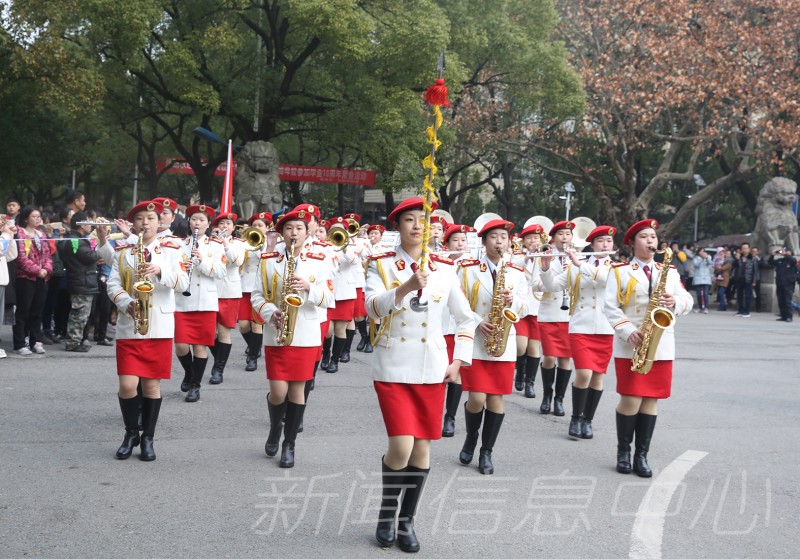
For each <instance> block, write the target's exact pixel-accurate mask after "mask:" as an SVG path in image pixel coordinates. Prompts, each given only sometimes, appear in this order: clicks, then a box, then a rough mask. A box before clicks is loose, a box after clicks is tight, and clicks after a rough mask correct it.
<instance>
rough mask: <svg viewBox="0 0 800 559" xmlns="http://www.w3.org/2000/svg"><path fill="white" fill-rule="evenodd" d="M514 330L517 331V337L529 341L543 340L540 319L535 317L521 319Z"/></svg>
mask: <svg viewBox="0 0 800 559" xmlns="http://www.w3.org/2000/svg"><path fill="white" fill-rule="evenodd" d="M514 329H515V330H516V331H517V336H522V337H523V338H528V339H529V340H541V339H542V333H541V330H540V329H539V319H538V318H537V317H535V316H533V315H530V316H523V317H522V318H520V319H519V322H517V323H516V324H515V325H514Z"/></svg>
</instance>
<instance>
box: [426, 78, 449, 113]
mask: <svg viewBox="0 0 800 559" xmlns="http://www.w3.org/2000/svg"><path fill="white" fill-rule="evenodd" d="M425 102H426V103H427V104H428V105H439V106H441V107H449V106H450V102H449V101H448V100H447V86H446V85H445V84H444V78H437V80H436V82H435V83H434V84H433V85H432V86H430V87H429V88H428V91H427V92H426V93H425Z"/></svg>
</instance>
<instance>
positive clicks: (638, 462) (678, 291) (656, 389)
mask: <svg viewBox="0 0 800 559" xmlns="http://www.w3.org/2000/svg"><path fill="white" fill-rule="evenodd" d="M657 227H658V222H657V221H656V220H654V219H653V220H651V219H645V220H642V221H639V222H637V223H634V224H633V225H632V226H631V227H630V229H628V231H627V232H626V233H625V237H624V242H625V244H626V245H630V246H632V247H633V258H632V259H631V261H630V262H629V263H625V264H615V265H614V267H613V270H612V273H610V274H609V275H608V282H607V283H606V290H605V314H606V318H607V319H608V322H609V323H610V324H611V326H612V327H613V328H614V331H615V333H616V336H615V338H614V366H615V369H616V372H617V392H618V393H619V395H620V401H619V405H618V406H617V471H618V472H620V473H623V474H629V473H630V472H631V443H632V442H633V440H634V433H635V435H636V451H635V453H634V456H633V466H632V469H633V471H634V472H636V474H637V475H639V476H640V477H651V476H652V475H653V472H652V470H651V469H650V465H649V464H648V463H647V453H648V452H649V450H650V440H651V439H652V437H653V430H654V429H655V426H656V414H657V405H658V400H660V399H663V398H669V396H670V392H671V389H672V362H673V360H674V359H675V333H674V328H673V326H672V324H669V325H668V326H667V328H666V329H665V330H664V332H663V335H662V336H661V340H660V342H658V343H657V346H656V348H655V355H654V362H653V365H652V369H650V371H649V373H647V374H641V373H639V372H637V371H634V370H632V359H633V356H634V348H638V347H640V346H642V344H643V342H646V341H648V340H649V339H650V338H651V336H650V333H649V332H643V331H642V330H641V329H640V326H641V325H642V323H643V322H644V320H645V316H646V314H648V313H649V311H650V305H649V303H650V300H651V295H652V296H653V297H657V298H658V306H660V307H666V308H667V309H669V310H670V311H672V313H673V314H674V315H675V316H682V315H685V314H687V313H688V312H689V311H691V310H692V305H693V300H692V296H691V295H689V294H688V293H687V292H686V289H684V287H683V284H682V283H681V281H680V276H679V275H678V272H677V270H675V269H674V268H672V267H669V268H667V267H665V266H662V265H661V264H660V263H657V262H654V261H653V256H654V254H655V251H656V248H657V247H658V236H657V235H656V228H657ZM664 274H667V275H666V277H663V275H664ZM662 281H665V282H666V285H665V286H664V287H665V288H664V290H663V291H661V289H660V287H661V282H662ZM648 343H649V342H648ZM650 349H653V348H652V347H651V348H650Z"/></svg>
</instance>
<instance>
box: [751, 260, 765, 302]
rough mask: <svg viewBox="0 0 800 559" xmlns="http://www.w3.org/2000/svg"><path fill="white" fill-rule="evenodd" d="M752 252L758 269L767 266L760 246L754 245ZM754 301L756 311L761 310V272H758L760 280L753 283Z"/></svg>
mask: <svg viewBox="0 0 800 559" xmlns="http://www.w3.org/2000/svg"><path fill="white" fill-rule="evenodd" d="M750 254H752V255H753V262H755V264H756V266H758V269H759V270H761V268H763V267H764V266H766V264H767V263H766V262H765V261H764V257H763V256H761V249H759V248H758V247H753V250H751V251H750ZM753 302H754V303H755V307H756V312H761V272H760V271H759V273H758V280H757V281H756V282H755V284H753Z"/></svg>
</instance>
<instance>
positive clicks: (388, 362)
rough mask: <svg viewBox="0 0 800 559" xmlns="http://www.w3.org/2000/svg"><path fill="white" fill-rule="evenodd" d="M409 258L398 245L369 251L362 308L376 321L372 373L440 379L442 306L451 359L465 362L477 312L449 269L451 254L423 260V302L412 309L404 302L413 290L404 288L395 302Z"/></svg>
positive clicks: (413, 380) (416, 380)
mask: <svg viewBox="0 0 800 559" xmlns="http://www.w3.org/2000/svg"><path fill="white" fill-rule="evenodd" d="M412 263H414V260H412V258H411V257H410V256H409V255H408V254H407V253H406V252H405V251H404V250H403V249H402V248H401V247H399V246H398V247H397V252H386V253H383V254H377V255H375V256H371V257H370V261H369V267H368V269H367V288H366V293H365V296H366V305H367V314H369V318H370V319H371V320H372V321H374V322H378V321H379V322H380V323H381V330H380V331H379V332H381V335H380V337H379V338H378V339H377V340H376V341H375V352H374V353H373V357H372V374H373V378H374V379H375V380H377V381H381V382H400V383H407V384H436V383H440V382H442V381H443V380H444V374H445V371H446V369H447V366H448V365H449V363H448V362H447V344H446V343H445V341H444V333H443V326H444V325H443V324H442V318H443V317H444V316H445V313H444V309H445V308H447V309H449V313H450V314H451V315H452V316H453V317H454V318H455V320H456V323H457V332H456V336H455V350H454V352H453V358H454V359H460V360H461V361H462V362H463V363H464V364H465V365H468V364H470V363H471V362H472V345H473V341H474V336H475V328H476V327H477V325H478V318H477V317H476V316H475V313H473V312H472V311H471V310H470V308H469V303H468V302H467V298H466V297H465V296H464V293H462V291H461V287H460V286H459V284H458V278H457V276H456V274H455V273H454V264H453V261H452V260H449V259H447V258H443V257H440V256H436V255H431V256H430V259H429V261H428V272H429V275H428V284H427V286H426V287H425V289H423V290H422V300H423V301H427V302H428V308H427V310H425V311H422V312H415V311H412V310H411V308H410V307H409V302H410V300H411V298H412V297H414V296H416V295H417V293H416V292H413V293H409V294H408V295H406V296H405V297H404V298H403V300H402V301H401V302H400V305H395V294H396V292H397V288H398V287H399V286H400V285H402V284H404V283H405V282H406V281H408V280H409V279H410V278H411V276H412V275H413V272H412V271H411V264H412Z"/></svg>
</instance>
